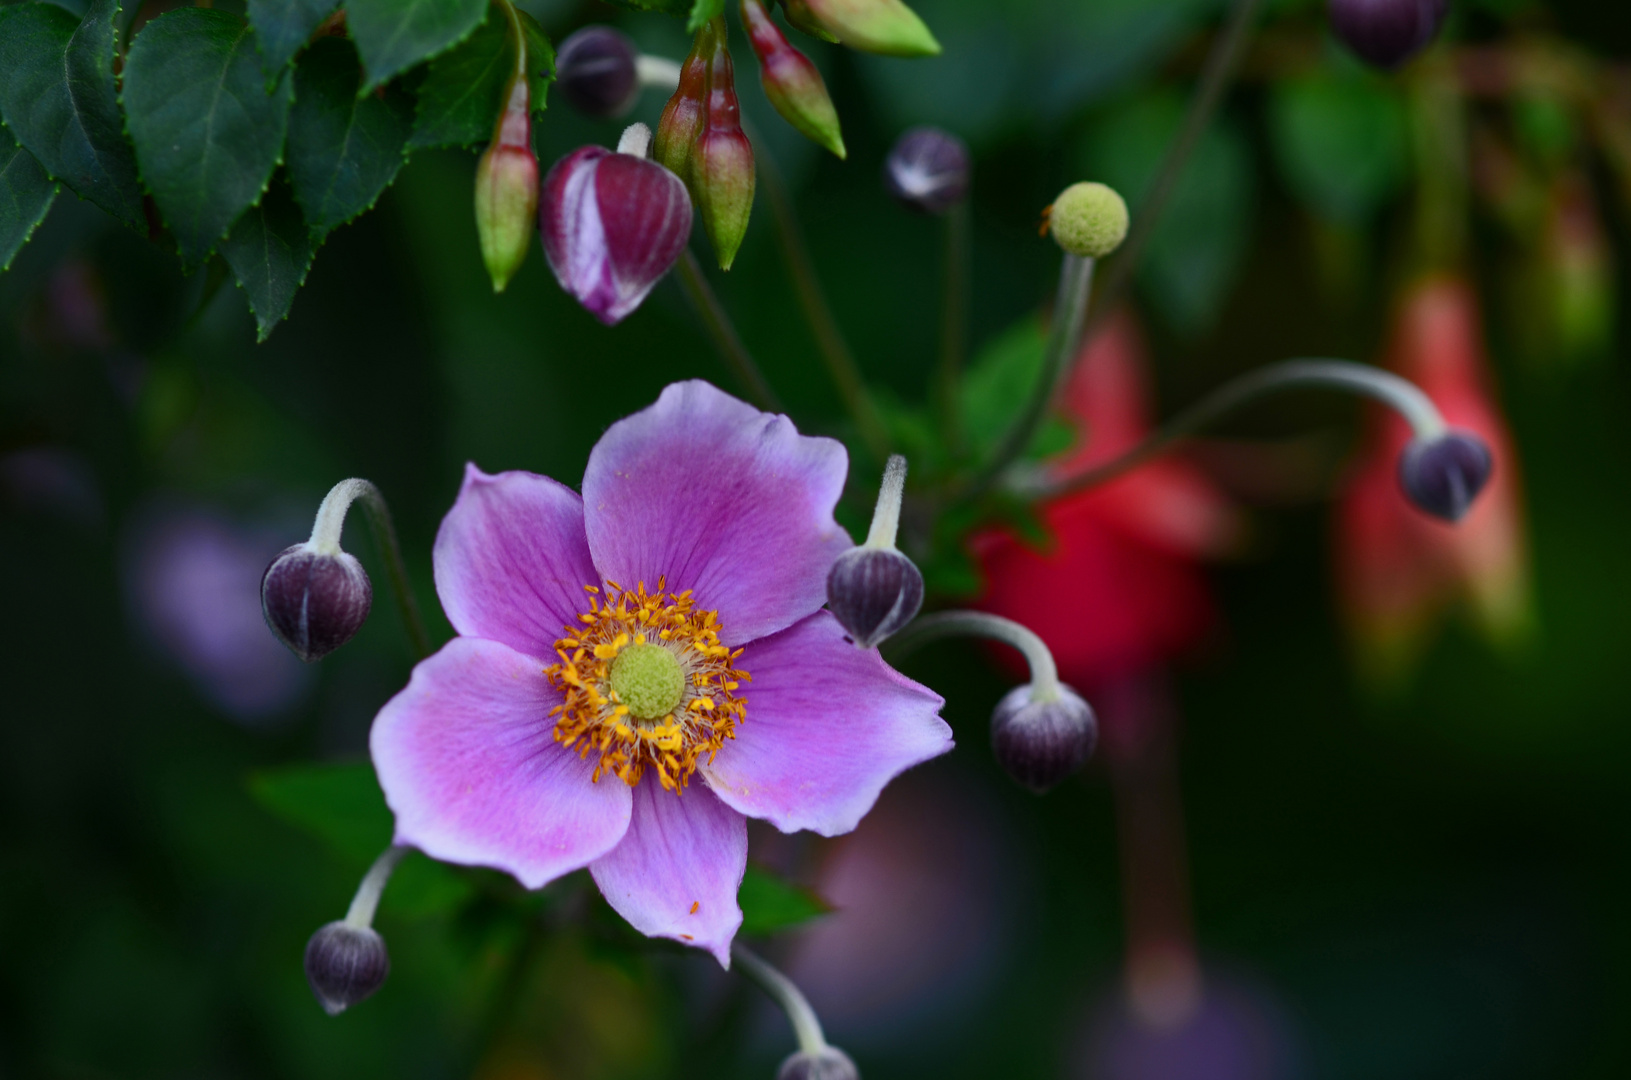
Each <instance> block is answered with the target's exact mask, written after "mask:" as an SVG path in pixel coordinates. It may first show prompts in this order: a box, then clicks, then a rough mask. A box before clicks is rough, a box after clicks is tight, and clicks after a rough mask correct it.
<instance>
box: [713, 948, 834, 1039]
mask: <svg viewBox="0 0 1631 1080" xmlns="http://www.w3.org/2000/svg"><path fill="white" fill-rule="evenodd" d="M731 957H732V958H733V959H734V960H735V961H736V963H737V966H738V968H739V970H740V971H741V972H742V974H744V975H746V976H747V977H748V978H750V979H752V980H753V981H754V982H755V983H757V984H758V985H759V989H761V990H763V991H764V992H765V993H767V994H769V995H770V996H771V997H772V998H774V999H775V1002H776V1004H778V1005H780V1006H781V1007H782V1011H783V1012H785V1013H786V1014H787V1019H788V1021H789V1022H790V1023H791V1024H792V1025H793V1034H794V1036H795V1037H796V1038H797V1039H798V1042H799V1049H800V1050H802V1051H804V1052H805V1053H806V1054H819V1053H821V1051H823V1050H825V1049H827V1038H826V1036H825V1035H823V1034H822V1033H821V1021H820V1020H819V1019H818V1018H817V1017H816V1014H815V1010H814V1009H812V1008H811V1007H810V1002H809V1000H808V999H807V998H806V997H805V996H804V993H803V991H801V990H800V989H799V988H798V986H797V985H795V984H794V982H793V980H792V979H789V978H788V977H787V976H786V975H783V974H782V973H781V972H780V971H777V970H776V969H775V968H773V967H771V966H770V964H768V963H767V962H766V961H765V960H764V959H763V958H762V957H761V956H759V954H758V953H756V952H754V951H753V950H751V949H749V948H748V947H747V946H746V945H743V944H742V943H741V942H740V941H738V942H733V943H732V944H731Z"/></svg>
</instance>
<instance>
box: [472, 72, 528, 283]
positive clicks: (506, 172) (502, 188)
mask: <svg viewBox="0 0 1631 1080" xmlns="http://www.w3.org/2000/svg"><path fill="white" fill-rule="evenodd" d="M529 100H530V93H529V90H528V88H527V78H526V76H525V75H524V74H523V75H517V76H516V77H515V78H514V79H512V80H511V82H510V93H509V98H508V100H507V101H506V103H505V105H504V111H503V113H501V114H500V115H499V118H498V124H497V125H496V126H495V128H494V129H493V141H492V142H491V143H489V144H488V146H487V150H486V152H485V153H483V154H482V155H481V161H480V163H479V164H478V165H477V166H476V232H477V234H478V235H479V236H480V238H481V257H482V260H483V261H484V262H485V263H486V264H487V273H488V275H489V276H490V277H491V278H492V279H493V291H494V292H503V291H504V287H505V286H506V285H508V284H509V283H510V278H512V277H514V276H515V272H516V271H517V270H519V269H521V264H522V263H523V262H525V261H526V259H527V249H528V248H529V247H531V246H532V228H533V226H532V222H533V215H534V214H535V213H537V210H538V159H537V158H535V157H533V154H532V115H531V106H530V103H529Z"/></svg>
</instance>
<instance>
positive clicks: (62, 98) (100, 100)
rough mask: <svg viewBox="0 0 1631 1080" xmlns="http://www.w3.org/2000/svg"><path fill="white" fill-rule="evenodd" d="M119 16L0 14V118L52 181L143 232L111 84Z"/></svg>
mask: <svg viewBox="0 0 1631 1080" xmlns="http://www.w3.org/2000/svg"><path fill="white" fill-rule="evenodd" d="M118 11H119V4H118V0H93V2H92V3H91V5H90V7H89V8H88V9H87V10H86V12H85V18H84V19H83V20H76V19H75V18H74V17H73V16H72V15H70V14H69V13H68V12H66V11H64V10H63V9H62V8H60V7H57V6H56V5H55V4H44V3H33V4H16V5H13V6H11V7H6V8H0V116H3V117H4V119H5V122H6V126H7V127H9V128H10V129H11V131H12V135H13V136H14V137H15V138H16V140H17V141H18V142H19V143H21V144H22V145H23V146H24V147H26V148H27V149H28V151H29V153H31V154H33V155H34V157H35V159H36V160H37V161H38V162H39V163H40V164H41V165H42V166H44V167H45V171H46V172H47V173H49V174H50V175H51V176H52V177H54V178H55V179H57V180H59V181H61V182H62V183H64V184H67V185H68V186H69V187H70V188H72V189H73V190H74V191H75V192H77V193H78V194H79V195H80V196H81V197H83V198H86V199H89V200H90V201H91V202H93V203H95V204H96V205H98V206H100V207H101V208H102V209H104V210H106V211H107V212H108V213H110V214H112V215H113V216H114V217H116V218H118V219H119V220H120V221H122V222H124V223H125V224H127V225H130V226H131V227H133V228H136V229H141V230H143V231H146V228H147V219H146V216H145V215H144V214H143V213H142V192H141V186H140V184H139V183H138V182H137V179H136V159H135V156H134V155H133V154H132V152H131V148H130V143H128V142H127V141H126V140H125V134H124V120H123V118H122V117H121V116H120V115H119V101H118V93H117V88H116V84H115V82H114V78H113V56H114V37H115V31H114V26H113V20H114V16H115V15H116V14H118Z"/></svg>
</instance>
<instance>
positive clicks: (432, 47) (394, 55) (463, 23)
mask: <svg viewBox="0 0 1631 1080" xmlns="http://www.w3.org/2000/svg"><path fill="white" fill-rule="evenodd" d="M345 11H346V24H347V26H349V27H350V30H351V38H352V40H353V41H355V42H356V43H357V51H358V52H360V53H362V62H363V66H364V67H365V68H367V69H368V84H367V86H366V87H364V89H368V90H372V89H373V88H374V87H376V86H378V85H380V84H381V83H383V82H385V81H386V80H387V79H390V78H391V77H393V76H395V75H399V74H401V73H402V72H404V71H406V70H408V69H409V68H411V67H413V66H414V65H415V64H417V63H419V62H420V61H421V60H427V59H429V58H430V57H432V56H436V55H437V54H439V53H442V52H445V51H447V50H448V49H450V48H452V47H453V46H454V45H457V44H458V43H459V42H461V41H463V40H464V39H465V38H466V37H468V36H469V35H470V32H471V31H472V30H474V29H475V28H476V26H477V24H478V23H480V22H481V20H482V17H483V15H485V14H486V12H487V0H349V2H348V3H347V4H346V6H345Z"/></svg>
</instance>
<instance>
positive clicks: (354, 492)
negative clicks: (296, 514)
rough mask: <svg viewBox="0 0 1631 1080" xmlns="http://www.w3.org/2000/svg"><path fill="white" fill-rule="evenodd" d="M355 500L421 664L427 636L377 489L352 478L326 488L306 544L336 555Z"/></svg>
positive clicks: (426, 653) (426, 651) (427, 645)
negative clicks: (377, 546) (360, 508)
mask: <svg viewBox="0 0 1631 1080" xmlns="http://www.w3.org/2000/svg"><path fill="white" fill-rule="evenodd" d="M359 499H360V500H362V505H363V509H364V510H365V511H366V512H367V514H368V523H369V525H371V526H372V527H373V530H374V541H375V542H376V543H377V544H378V545H379V553H380V560H381V561H382V562H384V564H385V580H386V581H387V582H388V583H389V584H390V587H391V594H392V595H393V596H394V597H396V606H397V610H398V611H399V612H400V613H401V615H402V625H403V626H404V627H405V628H406V629H407V631H408V641H409V644H410V645H412V647H413V652H414V656H415V657H417V658H418V659H420V660H423V659H424V658H425V657H427V656H429V655H430V653H431V648H430V635H429V634H427V633H426V632H425V621H424V619H423V618H421V617H420V615H419V602H418V601H417V600H415V599H414V597H413V588H412V586H411V585H410V584H409V582H408V571H407V568H406V567H405V566H404V565H403V562H402V548H401V545H399V544H398V543H397V539H396V527H395V526H394V525H392V524H391V509H390V507H389V506H387V505H386V504H385V496H384V495H381V494H380V490H379V488H377V487H375V486H374V485H373V483H371V482H370V481H367V480H360V479H355V478H353V479H350V480H341V481H340V482H339V483H338V484H335V485H334V486H333V487H332V488H330V489H329V493H328V494H327V495H325V496H324V497H323V505H322V506H319V507H318V508H317V519H316V520H315V521H314V522H313V523H312V528H311V540H310V544H311V546H312V547H313V548H315V549H316V550H318V551H320V552H323V553H325V554H336V553H338V552H339V551H340V531H341V529H343V528H344V527H345V516H346V512H347V511H348V510H350V509H351V504H352V503H353V502H355V501H357V500H359Z"/></svg>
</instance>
